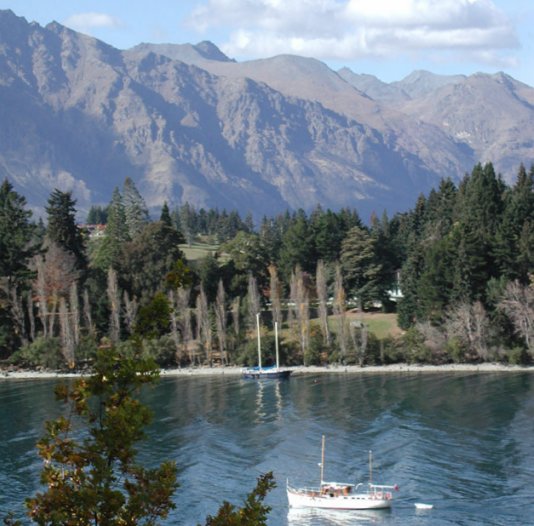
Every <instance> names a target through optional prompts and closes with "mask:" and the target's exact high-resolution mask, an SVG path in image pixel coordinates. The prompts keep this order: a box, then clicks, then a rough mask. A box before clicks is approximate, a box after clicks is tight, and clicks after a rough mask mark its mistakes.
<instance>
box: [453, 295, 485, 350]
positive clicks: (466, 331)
mask: <svg viewBox="0 0 534 526" xmlns="http://www.w3.org/2000/svg"><path fill="white" fill-rule="evenodd" d="M445 326H446V330H447V334H448V336H449V338H451V337H456V338H458V339H459V340H460V341H462V342H463V343H464V344H466V345H467V346H468V348H469V349H470V350H471V351H472V352H474V353H476V354H477V356H479V357H480V358H482V359H483V360H487V359H488V355H489V352H488V338H489V320H488V316H487V314H486V311H485V309H484V306H483V305H482V303H480V302H479V301H477V302H476V303H474V304H470V303H467V302H461V303H458V304H456V305H454V306H452V307H451V308H450V309H449V310H448V311H447V313H446V322H445Z"/></svg>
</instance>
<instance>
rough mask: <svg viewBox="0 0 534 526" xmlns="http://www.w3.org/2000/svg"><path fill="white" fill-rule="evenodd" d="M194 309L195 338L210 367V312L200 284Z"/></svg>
mask: <svg viewBox="0 0 534 526" xmlns="http://www.w3.org/2000/svg"><path fill="white" fill-rule="evenodd" d="M196 307H197V308H196V311H197V340H198V341H199V342H200V345H201V347H202V348H203V349H204V352H205V354H206V361H207V363H208V365H209V366H210V367H211V365H212V355H211V346H212V335H211V322H210V313H209V308H208V299H207V297H206V292H205V291H204V286H203V284H202V283H201V284H200V292H199V294H198V296H197V300H196Z"/></svg>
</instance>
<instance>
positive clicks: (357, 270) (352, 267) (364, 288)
mask: <svg viewBox="0 0 534 526" xmlns="http://www.w3.org/2000/svg"><path fill="white" fill-rule="evenodd" d="M340 262H341V266H342V268H343V276H344V279H345V283H346V284H347V288H348V289H349V290H350V291H351V292H352V293H353V294H355V295H356V296H357V297H358V300H359V301H360V302H361V305H363V306H364V305H365V304H366V303H369V301H372V300H375V299H380V298H382V297H383V288H384V287H383V284H382V283H381V282H380V277H381V273H382V265H381V263H380V262H379V261H378V259H377V254H376V239H374V238H373V237H372V236H371V235H370V234H369V233H368V232H367V231H366V230H364V229H363V228H360V227H358V226H355V227H353V228H351V229H350V230H349V232H348V233H347V237H346V238H345V239H344V241H343V244H342V246H341V260H340Z"/></svg>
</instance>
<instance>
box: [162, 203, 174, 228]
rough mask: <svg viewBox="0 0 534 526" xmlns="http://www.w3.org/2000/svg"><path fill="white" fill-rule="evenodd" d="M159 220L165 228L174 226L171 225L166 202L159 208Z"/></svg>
mask: <svg viewBox="0 0 534 526" xmlns="http://www.w3.org/2000/svg"><path fill="white" fill-rule="evenodd" d="M159 220H160V221H161V222H162V223H165V224H166V225H167V226H170V227H172V226H174V225H173V224H172V219H171V214H170V212H169V207H168V206H167V201H165V202H164V203H163V206H162V207H161V215H160V218H159Z"/></svg>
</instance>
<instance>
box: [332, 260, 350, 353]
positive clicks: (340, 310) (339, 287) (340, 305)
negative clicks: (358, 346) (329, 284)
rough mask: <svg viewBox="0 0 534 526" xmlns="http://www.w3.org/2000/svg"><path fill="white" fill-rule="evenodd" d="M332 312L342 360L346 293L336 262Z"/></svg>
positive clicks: (345, 344)
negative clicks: (336, 327)
mask: <svg viewBox="0 0 534 526" xmlns="http://www.w3.org/2000/svg"><path fill="white" fill-rule="evenodd" d="M333 307H334V314H335V316H336V318H337V324H338V331H337V337H338V340H339V350H340V352H341V359H342V361H345V360H346V357H347V336H348V335H347V307H346V295H345V289H344V288H343V277H342V275H341V265H340V264H339V263H336V280H335V285H334V306H333Z"/></svg>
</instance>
